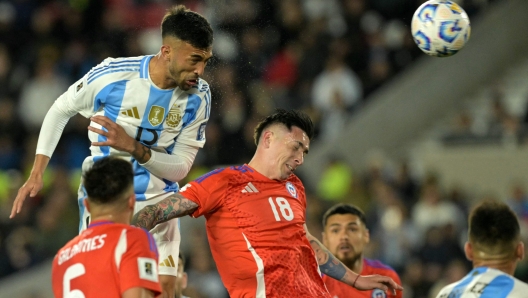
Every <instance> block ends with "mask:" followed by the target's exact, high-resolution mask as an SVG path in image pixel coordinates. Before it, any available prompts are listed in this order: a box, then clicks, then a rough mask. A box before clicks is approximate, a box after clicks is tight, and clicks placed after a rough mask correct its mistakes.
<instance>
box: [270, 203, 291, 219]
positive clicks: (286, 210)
mask: <svg viewBox="0 0 528 298" xmlns="http://www.w3.org/2000/svg"><path fill="white" fill-rule="evenodd" d="M268 202H269V203H270V205H271V211H273V215H274V216H275V220H276V221H281V217H280V216H279V212H277V206H279V210H280V213H281V214H282V217H283V218H284V219H285V220H287V221H291V220H292V219H293V210H292V209H291V207H290V203H288V200H286V199H285V198H283V197H277V198H276V199H275V202H276V203H277V204H276V205H275V202H274V201H273V198H272V197H270V198H269V199H268Z"/></svg>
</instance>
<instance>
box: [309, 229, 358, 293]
mask: <svg viewBox="0 0 528 298" xmlns="http://www.w3.org/2000/svg"><path fill="white" fill-rule="evenodd" d="M308 240H309V241H310V244H311V246H312V248H313V250H314V252H315V256H316V258H317V263H318V264H319V269H321V272H322V273H324V274H326V275H328V276H330V277H332V278H334V279H337V280H340V281H342V282H344V283H346V284H348V285H351V286H352V285H353V284H354V281H355V279H356V277H357V275H358V274H356V273H355V272H354V271H352V270H350V269H348V268H347V267H346V266H345V265H344V264H343V263H341V261H339V260H338V259H337V258H336V257H335V256H334V255H333V254H332V253H331V252H330V251H328V249H326V247H325V246H324V245H323V244H322V243H321V242H319V240H317V238H315V237H313V236H308Z"/></svg>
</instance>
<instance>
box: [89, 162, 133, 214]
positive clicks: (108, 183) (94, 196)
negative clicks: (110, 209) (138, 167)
mask: <svg viewBox="0 0 528 298" xmlns="http://www.w3.org/2000/svg"><path fill="white" fill-rule="evenodd" d="M133 183H134V172H133V171H132V164H131V163H130V162H129V161H127V160H124V159H121V158H118V157H113V156H108V157H104V158H102V159H100V160H98V161H96V162H95V163H94V164H93V166H92V167H91V168H90V169H89V170H88V171H87V172H86V173H85V174H84V175H83V185H84V188H85V189H86V193H87V194H88V199H89V200H90V201H92V202H95V203H98V204H112V203H114V202H116V201H118V200H120V199H121V198H122V197H123V195H125V194H126V192H127V191H128V190H129V189H130V187H132V186H133Z"/></svg>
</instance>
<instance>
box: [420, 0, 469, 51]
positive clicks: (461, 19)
mask: <svg viewBox="0 0 528 298" xmlns="http://www.w3.org/2000/svg"><path fill="white" fill-rule="evenodd" d="M411 32H412V35H413V38H414V42H415V43H416V45H418V47H419V48H420V49H421V50H422V51H423V52H424V53H426V54H427V55H431V56H435V57H449V56H453V55H454V54H456V53H457V52H458V51H460V50H461V49H462V48H463V47H464V45H465V44H466V43H467V41H468V40H469V35H470V33H471V27H470V24H469V18H468V16H467V14H466V12H465V11H464V10H463V9H462V7H460V6H459V5H458V4H456V3H455V2H453V1H448V0H429V1H427V2H425V3H424V4H422V5H420V7H418V9H417V10H416V12H415V13H414V16H413V18H412V23H411Z"/></svg>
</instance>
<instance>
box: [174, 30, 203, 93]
mask: <svg viewBox="0 0 528 298" xmlns="http://www.w3.org/2000/svg"><path fill="white" fill-rule="evenodd" d="M166 46H168V47H170V51H169V55H168V56H169V61H168V62H169V65H168V68H169V76H170V77H171V79H172V80H174V82H175V83H176V85H177V86H178V87H180V89H182V90H189V89H190V88H191V87H192V86H194V85H196V84H198V78H200V77H201V76H203V74H204V71H205V66H206V65H207V62H208V61H209V59H211V57H212V56H213V49H212V47H211V48H208V49H198V48H195V47H193V46H192V45H191V44H190V43H187V42H184V41H182V40H179V39H175V38H172V39H169V41H168V42H167V43H166Z"/></svg>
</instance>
